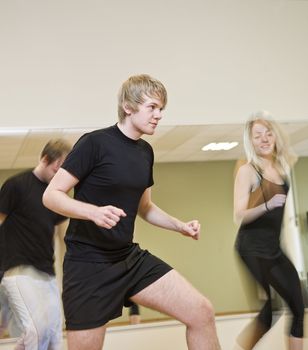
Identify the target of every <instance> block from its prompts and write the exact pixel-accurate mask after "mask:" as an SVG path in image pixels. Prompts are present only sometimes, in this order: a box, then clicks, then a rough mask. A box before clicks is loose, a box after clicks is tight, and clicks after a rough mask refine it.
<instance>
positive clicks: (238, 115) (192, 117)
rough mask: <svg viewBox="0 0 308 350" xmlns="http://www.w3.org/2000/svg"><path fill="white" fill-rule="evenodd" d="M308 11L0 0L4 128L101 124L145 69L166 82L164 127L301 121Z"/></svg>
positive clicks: (276, 0)
mask: <svg viewBox="0 0 308 350" xmlns="http://www.w3.org/2000/svg"><path fill="white" fill-rule="evenodd" d="M307 16H308V2H307V1H290V0H250V1H243V0H232V1H230V0H222V1H213V0H192V1H187V0H184V1H182V0H177V1H175V0H156V1H155V2H151V1H140V0H130V1H102V0H101V1H97V0H88V1H72V0H61V1H56V0H45V1H41V0H27V1H14V0H6V1H4V0H3V1H1V2H0V23H1V31H0V42H1V55H0V76H1V80H0V96H1V103H0V115H1V126H7V127H72V126H73V127H89V128H92V127H94V128H96V127H99V126H104V125H109V124H110V123H114V121H115V118H116V112H117V110H116V94H117V91H118V88H119V86H120V84H121V82H122V81H123V80H124V79H126V78H127V77H128V76H129V75H132V74H138V73H144V72H145V73H149V74H152V75H154V76H156V77H157V78H159V79H161V80H162V81H163V82H164V83H165V84H166V87H167V89H168V91H169V102H168V108H167V110H166V112H165V118H164V119H163V120H162V123H166V124H167V125H188V124H217V123H241V122H244V121H245V120H246V118H247V116H248V115H249V114H250V113H251V112H253V111H256V110H260V109H266V110H269V111H271V112H272V113H273V115H274V116H275V117H276V118H277V119H278V120H307V110H308V99H307V96H306V93H305V91H307V83H308V75H307V61H308V45H307V33H308V21H307Z"/></svg>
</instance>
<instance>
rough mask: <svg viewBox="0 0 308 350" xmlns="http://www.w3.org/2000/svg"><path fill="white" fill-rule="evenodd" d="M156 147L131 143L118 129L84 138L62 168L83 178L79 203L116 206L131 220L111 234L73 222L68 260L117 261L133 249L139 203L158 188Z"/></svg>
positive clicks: (77, 190)
mask: <svg viewBox="0 0 308 350" xmlns="http://www.w3.org/2000/svg"><path fill="white" fill-rule="evenodd" d="M153 158H154V156H153V150H152V147H151V146H150V145H149V144H148V143H147V142H146V141H144V140H142V139H139V140H132V139H130V138H128V137H127V136H125V135H124V134H123V133H122V132H121V131H120V129H119V128H118V127H117V126H116V125H114V126H111V127H108V128H105V129H100V130H96V131H93V132H91V133H88V134H85V135H83V136H82V137H81V138H80V139H79V141H78V142H77V143H76V144H75V146H74V148H73V150H72V151H71V153H70V154H69V155H68V156H67V158H66V160H65V162H64V163H63V165H62V167H63V168H64V169H65V170H67V171H68V172H69V173H70V174H72V175H73V176H75V177H76V178H78V180H79V183H78V184H77V186H76V187H75V191H74V198H75V199H77V200H79V201H82V202H87V203H91V204H94V205H97V206H106V205H113V206H115V207H118V208H120V209H123V210H124V212H125V213H126V214H127V216H126V217H121V219H120V221H119V222H118V223H117V225H116V226H115V227H113V228H111V229H106V228H102V227H99V226H97V225H96V224H95V223H94V222H92V221H88V220H79V219H71V220H70V224H69V227H68V230H67V233H66V236H65V242H66V245H67V257H70V258H73V259H78V260H84V261H116V260H118V259H122V258H123V257H125V256H127V255H128V254H129V253H130V251H131V249H132V248H133V243H132V241H133V234H134V224H135V218H136V215H137V211H138V205H139V201H140V198H141V196H142V194H143V192H144V191H145V189H147V188H148V187H150V186H152V185H153V176H152V167H153Z"/></svg>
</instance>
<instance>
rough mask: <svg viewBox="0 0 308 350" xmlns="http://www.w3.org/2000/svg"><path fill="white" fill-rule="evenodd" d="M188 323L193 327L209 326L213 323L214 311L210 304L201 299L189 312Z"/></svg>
mask: <svg viewBox="0 0 308 350" xmlns="http://www.w3.org/2000/svg"><path fill="white" fill-rule="evenodd" d="M189 323H190V324H191V325H193V326H200V327H204V326H209V325H212V324H214V323H215V311H214V308H213V305H212V304H211V302H210V301H209V300H208V299H207V298H205V297H201V298H200V299H199V300H197V301H196V302H195V303H194V306H193V307H192V308H191V310H190V320H189Z"/></svg>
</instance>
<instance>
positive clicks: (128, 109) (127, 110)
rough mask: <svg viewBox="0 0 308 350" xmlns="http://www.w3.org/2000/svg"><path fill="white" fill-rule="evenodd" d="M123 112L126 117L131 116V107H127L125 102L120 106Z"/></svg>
mask: <svg viewBox="0 0 308 350" xmlns="http://www.w3.org/2000/svg"><path fill="white" fill-rule="evenodd" d="M122 107H123V109H124V112H125V113H126V115H131V114H132V109H131V107H130V106H129V105H128V103H127V102H124V103H123V105H122Z"/></svg>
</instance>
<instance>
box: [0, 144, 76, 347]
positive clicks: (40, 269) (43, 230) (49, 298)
mask: <svg viewBox="0 0 308 350" xmlns="http://www.w3.org/2000/svg"><path fill="white" fill-rule="evenodd" d="M70 149H71V147H70V146H69V145H68V143H67V142H66V141H64V140H62V139H55V140H51V141H49V142H48V143H47V144H46V145H45V147H44V148H43V150H42V152H41V157H40V160H39V162H38V165H37V166H36V167H35V168H34V169H33V170H27V171H25V172H23V173H19V174H17V175H14V176H13V177H11V178H9V179H8V180H6V182H5V183H4V184H3V186H2V188H1V192H0V220H1V226H0V240H1V247H2V250H1V269H2V270H3V271H4V276H3V278H2V281H1V288H2V290H3V292H4V293H5V295H6V297H7V299H8V302H9V308H10V310H11V311H12V312H13V314H14V317H15V318H16V321H17V322H18V324H20V325H21V328H22V329H21V330H22V333H21V336H20V337H19V338H18V341H17V345H16V349H18V350H19V349H26V350H42V349H49V350H50V349H52V350H60V349H61V342H62V311H61V300H60V297H59V291H58V287H57V282H56V278H55V272H54V266H53V264H54V242H53V238H54V230H55V225H57V224H59V223H60V222H62V221H63V220H65V217H63V216H61V215H59V214H56V213H54V212H52V211H50V210H49V209H47V208H46V207H44V205H43V203H42V196H43V193H44V191H45V189H46V187H47V184H48V183H49V181H50V180H51V179H52V177H53V176H54V175H55V173H56V172H57V170H58V169H59V167H60V166H61V164H62V163H63V161H64V159H65V157H66V155H67V154H68V152H69V151H70Z"/></svg>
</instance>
